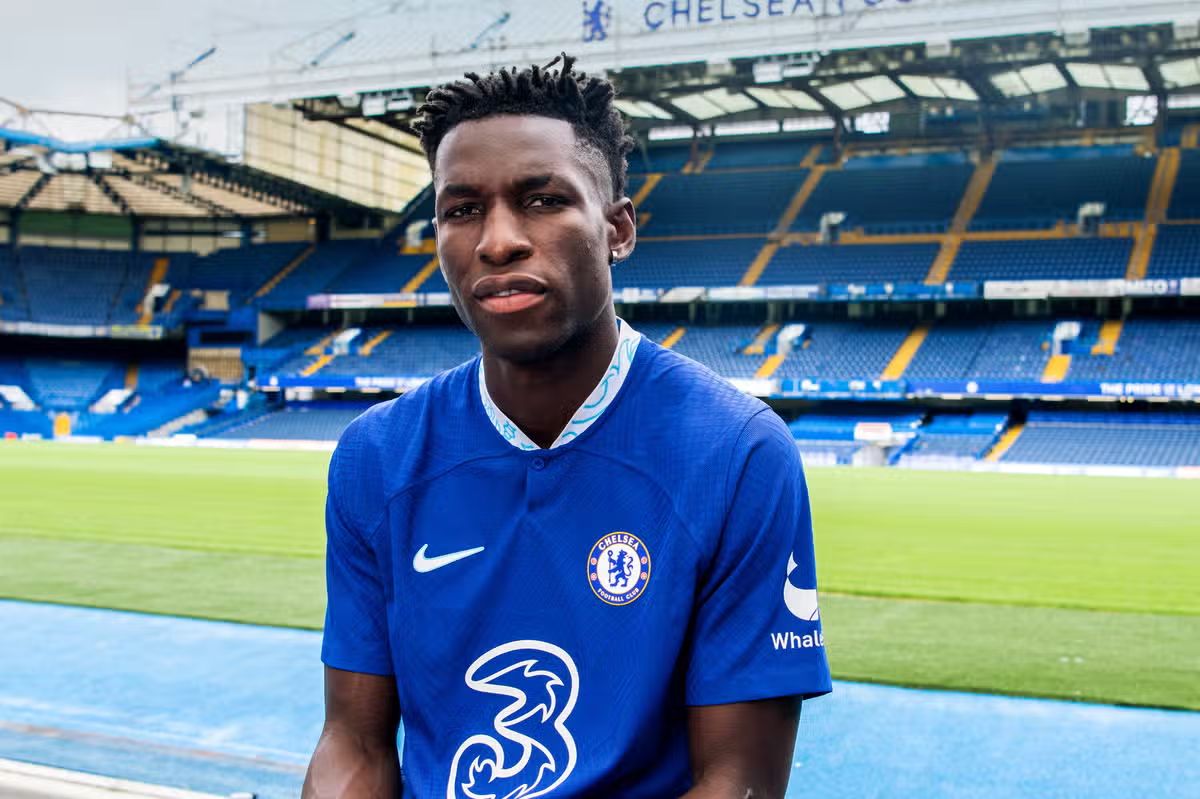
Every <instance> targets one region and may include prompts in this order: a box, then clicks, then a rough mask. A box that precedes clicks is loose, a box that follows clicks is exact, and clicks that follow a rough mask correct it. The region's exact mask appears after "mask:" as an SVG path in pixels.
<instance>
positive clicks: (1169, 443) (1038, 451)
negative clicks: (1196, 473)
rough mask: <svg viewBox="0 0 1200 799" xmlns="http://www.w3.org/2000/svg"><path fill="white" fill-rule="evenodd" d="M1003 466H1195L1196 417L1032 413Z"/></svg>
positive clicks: (1198, 454)
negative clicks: (1049, 464)
mask: <svg viewBox="0 0 1200 799" xmlns="http://www.w3.org/2000/svg"><path fill="white" fill-rule="evenodd" d="M1002 460H1003V461H1004V462H1007V463H1020V462H1024V463H1052V464H1066V465H1097V464H1106V465H1114V466H1143V467H1145V466H1152V467H1164V466H1200V414H1196V413H1137V414H1130V413H1115V412H1106V411H1031V412H1030V414H1029V419H1028V421H1027V422H1026V424H1025V429H1024V431H1023V432H1022V433H1021V436H1020V438H1018V439H1017V441H1016V443H1015V444H1013V446H1012V447H1011V448H1010V449H1009V450H1008V452H1006V453H1005V454H1004V457H1003V459H1002Z"/></svg>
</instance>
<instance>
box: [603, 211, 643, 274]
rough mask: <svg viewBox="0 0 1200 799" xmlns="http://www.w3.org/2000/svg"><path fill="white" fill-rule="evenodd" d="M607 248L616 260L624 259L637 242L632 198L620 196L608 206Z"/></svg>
mask: <svg viewBox="0 0 1200 799" xmlns="http://www.w3.org/2000/svg"><path fill="white" fill-rule="evenodd" d="M607 219H608V248H609V249H610V250H611V251H612V252H613V254H614V257H615V258H616V260H618V261H624V260H625V259H626V258H628V257H629V256H630V255H632V254H633V248H634V245H635V244H637V212H636V211H635V210H634V207H633V200H631V199H629V198H628V197H622V198H620V199H619V200H613V201H612V202H611V203H609V206H608V214H607Z"/></svg>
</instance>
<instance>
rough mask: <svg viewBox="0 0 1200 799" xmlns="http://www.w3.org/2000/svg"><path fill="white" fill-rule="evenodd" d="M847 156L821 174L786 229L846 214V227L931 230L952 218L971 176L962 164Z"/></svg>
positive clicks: (812, 227)
mask: <svg viewBox="0 0 1200 799" xmlns="http://www.w3.org/2000/svg"><path fill="white" fill-rule="evenodd" d="M857 160H858V159H852V160H850V161H848V162H847V164H846V167H845V168H843V169H840V170H830V171H828V172H826V173H825V174H824V175H823V176H822V177H821V182H820V183H818V184H817V188H816V190H815V191H814V192H813V194H812V196H811V197H809V198H808V202H806V203H805V204H804V208H803V210H802V211H801V213H800V215H799V216H797V217H796V221H795V222H794V223H793V224H792V230H809V231H812V230H817V229H818V227H819V226H820V221H821V217H822V216H823V215H824V214H826V213H829V212H832V211H841V212H843V213H845V214H846V219H845V221H844V222H843V223H842V224H843V227H844V228H846V229H851V228H857V227H862V228H863V229H864V230H866V231H867V232H868V233H937V232H941V231H943V230H945V229H946V227H947V226H948V225H949V224H950V221H951V220H952V219H953V218H954V213H955V211H956V210H957V209H958V204H959V202H960V201H961V199H962V195H963V192H964V191H965V190H966V187H967V183H968V182H969V181H970V179H971V173H972V171H973V167H972V166H971V165H970V164H967V163H961V164H943V165H932V166H929V165H927V166H877V165H876V164H875V162H871V161H868V160H866V159H863V161H862V165H861V166H858V165H856V164H855V162H856V161H857Z"/></svg>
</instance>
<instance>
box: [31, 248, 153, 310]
mask: <svg viewBox="0 0 1200 799" xmlns="http://www.w3.org/2000/svg"><path fill="white" fill-rule="evenodd" d="M151 260H152V259H151V257H150V256H147V255H144V254H140V255H139V254H133V253H130V252H128V251H109V250H87V249H63V248H53V247H22V248H21V250H20V254H19V256H18V257H17V258H15V259H12V261H11V267H10V268H12V269H13V270H14V271H15V272H19V277H17V278H16V279H18V280H20V281H21V285H22V286H23V288H24V298H25V300H26V308H27V315H26V319H27V320H29V321H37V322H47V323H57V324H68V325H70V324H91V325H102V324H109V323H121V324H132V323H133V322H135V321H137V317H138V312H137V305H138V303H139V302H140V300H141V298H142V296H143V293H144V292H145V288H146V279H147V277H148V276H149V274H150V269H151ZM10 290H11V289H10ZM10 318H11V317H10Z"/></svg>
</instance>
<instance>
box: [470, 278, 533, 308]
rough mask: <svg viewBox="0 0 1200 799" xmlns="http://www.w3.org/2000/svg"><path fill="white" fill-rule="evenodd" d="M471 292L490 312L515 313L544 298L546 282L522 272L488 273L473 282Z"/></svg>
mask: <svg viewBox="0 0 1200 799" xmlns="http://www.w3.org/2000/svg"><path fill="white" fill-rule="evenodd" d="M471 293H472V295H473V296H474V297H475V299H476V300H478V301H479V304H480V305H482V306H483V307H484V308H485V309H487V310H488V311H491V312H492V313H515V312H517V311H523V310H525V309H526V308H531V307H533V306H534V305H537V304H538V303H540V302H541V301H542V300H543V299H545V296H546V284H545V283H543V282H542V281H541V280H540V279H538V278H536V277H534V276H533V275H528V274H523V273H511V274H507V275H488V276H487V277H483V278H480V279H479V280H477V281H476V282H475V285H474V286H473V287H472V290H471Z"/></svg>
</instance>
